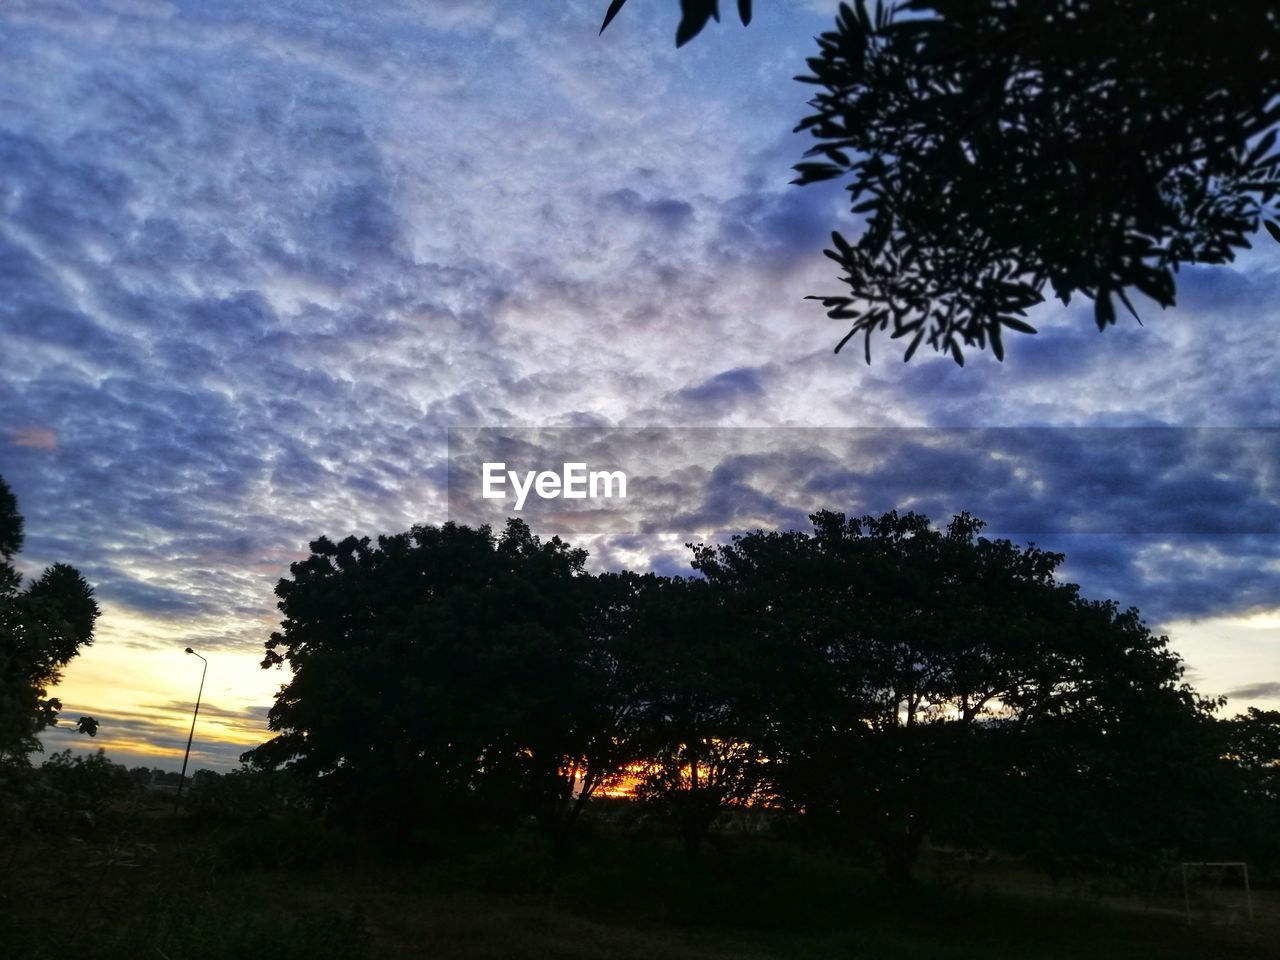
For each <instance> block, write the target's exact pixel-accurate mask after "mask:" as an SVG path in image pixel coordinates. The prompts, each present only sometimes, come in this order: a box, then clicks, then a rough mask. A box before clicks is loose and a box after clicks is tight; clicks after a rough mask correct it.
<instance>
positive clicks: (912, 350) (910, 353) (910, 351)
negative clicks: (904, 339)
mask: <svg viewBox="0 0 1280 960" xmlns="http://www.w3.org/2000/svg"><path fill="white" fill-rule="evenodd" d="M923 338H924V330H923V329H921V330H919V331H917V332H916V335H915V337H914V338H912V340H911V346H909V347H907V352H906V354H905V355H904V356H903V357H902V362H903V363H906V362H907V361H909V360H910V359H911V358H912V357H914V356H915V355H916V347H918V346H920V341H921V340H922V339H923Z"/></svg>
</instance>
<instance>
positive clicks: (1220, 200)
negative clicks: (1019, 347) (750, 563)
mask: <svg viewBox="0 0 1280 960" xmlns="http://www.w3.org/2000/svg"><path fill="white" fill-rule="evenodd" d="M621 6H622V3H621V2H618V0H615V2H614V4H613V5H612V6H611V7H610V9H609V11H608V15H607V17H606V21H605V23H606V25H607V24H608V21H609V20H610V19H612V17H613V16H614V15H615V14H616V13H617V12H618V9H619V8H620V7H621ZM681 7H682V10H683V18H682V20H681V26H680V32H679V34H678V42H680V43H682V42H684V41H686V40H688V39H690V38H691V37H692V36H693V35H695V34H696V33H697V32H698V31H699V30H700V29H701V28H702V27H703V26H704V25H705V24H706V22H707V20H708V19H709V18H710V17H712V16H716V15H717V4H716V3H715V2H714V0H682V2H681ZM746 14H747V15H746V16H744V18H743V19H744V22H745V21H746V20H747V19H748V18H749V7H747V8H746ZM901 14H905V16H902V15H901ZM818 47H819V53H818V55H817V56H816V57H811V58H809V60H808V66H809V70H810V73H809V74H808V75H805V76H801V77H798V78H797V79H799V80H801V81H803V82H805V83H810V84H814V85H816V86H818V87H819V88H820V92H819V93H818V95H817V96H816V97H815V98H814V100H812V101H811V105H812V106H813V107H814V109H815V113H814V114H813V115H811V116H809V117H807V118H805V119H804V120H803V121H802V122H801V123H800V124H799V126H798V127H797V128H796V129H797V130H808V131H809V132H810V133H811V134H812V135H813V136H814V137H815V138H816V139H817V140H818V144H817V145H816V146H815V147H813V149H812V150H810V151H809V154H808V155H809V156H813V157H815V159H814V160H811V161H807V162H804V163H801V164H798V165H797V166H796V170H797V172H798V173H799V177H798V178H797V180H796V181H795V182H797V183H801V184H806V183H813V182H816V181H821V180H829V179H833V178H837V177H847V178H848V180H849V193H850V201H851V209H852V212H853V213H854V214H855V215H858V216H860V217H863V218H865V226H864V229H863V231H862V233H861V235H860V236H859V237H858V238H857V240H856V241H854V242H850V241H848V240H846V239H845V238H844V236H842V235H841V234H840V233H839V232H836V233H833V235H832V240H833V246H832V248H831V249H829V250H827V251H826V254H827V256H829V257H831V258H832V259H833V260H835V261H836V263H838V264H839V265H840V267H841V269H842V270H843V271H844V276H843V277H842V280H843V282H844V283H845V284H846V285H847V286H848V287H849V292H848V294H846V295H832V296H822V297H816V298H814V299H820V300H822V302H823V305H824V306H825V307H826V308H827V309H828V314H829V316H831V317H832V318H834V319H838V320H844V321H851V322H852V323H851V328H850V330H849V332H848V334H847V335H846V336H845V337H844V339H842V340H841V341H840V343H839V344H838V345H837V346H836V350H837V351H839V350H840V348H841V347H843V346H844V344H845V343H846V342H848V340H849V339H850V338H851V337H853V336H855V335H857V334H861V335H862V337H863V342H864V349H865V353H866V358H867V360H868V362H870V359H871V337H872V334H873V333H875V332H876V331H891V335H892V336H893V337H894V338H904V339H905V340H906V342H907V348H906V353H905V359H910V358H911V357H912V355H914V353H915V351H916V349H917V348H918V347H919V346H920V344H921V343H922V342H925V343H928V344H929V345H930V346H931V347H932V348H933V349H934V350H937V351H941V352H944V353H949V354H950V355H951V356H952V357H953V358H954V360H955V361H956V362H957V363H960V364H963V362H964V351H963V347H975V346H976V347H978V348H979V349H985V348H987V347H990V348H991V350H992V351H993V353H994V354H995V355H996V356H997V357H998V358H1000V359H1003V356H1004V348H1003V334H1004V332H1005V331H1007V330H1013V331H1016V332H1021V333H1034V332H1035V331H1034V329H1033V328H1032V327H1031V326H1030V325H1028V324H1027V322H1026V320H1025V319H1024V317H1025V315H1026V311H1027V310H1028V309H1029V308H1030V307H1032V306H1033V305H1035V304H1037V303H1040V302H1041V301H1042V300H1043V299H1044V290H1045V288H1046V286H1047V287H1048V288H1049V289H1050V290H1051V291H1052V293H1053V294H1054V295H1055V296H1056V297H1057V298H1059V299H1060V300H1061V301H1062V302H1063V303H1064V304H1066V303H1069V302H1070V299H1071V297H1072V296H1073V295H1074V294H1081V295H1083V296H1085V297H1087V298H1090V299H1092V300H1093V302H1094V319H1095V321H1096V323H1097V326H1098V329H1099V330H1102V329H1105V328H1106V327H1107V326H1108V325H1111V324H1114V323H1115V322H1116V316H1117V312H1118V310H1119V306H1123V307H1124V308H1125V309H1126V310H1128V311H1129V312H1130V313H1131V314H1133V316H1134V317H1135V318H1136V317H1137V316H1138V314H1137V311H1136V309H1135V307H1134V306H1133V303H1132V300H1131V298H1130V294H1131V293H1133V292H1135V291H1136V292H1139V293H1142V294H1144V295H1145V296H1147V297H1148V298H1150V299H1151V300H1153V301H1155V302H1156V303H1158V304H1159V305H1160V306H1161V307H1168V306H1171V305H1172V304H1173V303H1174V300H1175V295H1176V289H1177V288H1176V282H1175V274H1176V273H1177V271H1178V268H1179V267H1180V266H1181V265H1182V264H1221V263H1224V262H1227V261H1230V260H1232V259H1234V257H1235V253H1236V251H1237V250H1238V249H1240V248H1242V247H1248V246H1249V245H1250V243H1249V240H1248V236H1249V234H1251V233H1254V232H1255V231H1257V230H1258V229H1260V228H1261V227H1262V226H1265V227H1266V229H1267V230H1268V231H1269V232H1270V234H1271V235H1272V237H1274V238H1275V239H1276V240H1277V241H1280V222H1278V219H1280V214H1278V213H1277V209H1276V206H1275V203H1274V201H1275V199H1276V197H1277V195H1278V194H1280V152H1272V148H1273V147H1274V145H1275V142H1276V124H1277V121H1278V120H1280V102H1277V97H1278V96H1280V70H1277V69H1276V64H1277V62H1280V10H1278V9H1277V7H1276V5H1275V4H1274V3H1272V2H1269V0H1224V2H1221V3H1210V4H1206V3H1203V2H1201V0H1111V2H1107V3H1100V2H1096V0H1022V2H1019V0H906V2H903V3H899V4H896V5H892V6H890V7H886V6H884V5H883V4H882V3H879V2H877V4H876V6H875V9H874V11H869V10H868V7H867V4H866V2H865V0H857V3H856V4H855V6H854V7H850V6H848V5H844V4H842V5H841V7H840V13H839V16H838V17H837V20H836V27H835V29H834V30H832V31H830V32H828V33H824V34H823V35H822V36H821V37H820V38H819V39H818ZM1118 305H1119V306H1118Z"/></svg>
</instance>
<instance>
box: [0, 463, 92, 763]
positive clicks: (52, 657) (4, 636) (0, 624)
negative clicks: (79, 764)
mask: <svg viewBox="0 0 1280 960" xmlns="http://www.w3.org/2000/svg"><path fill="white" fill-rule="evenodd" d="M22 544H23V523H22V515H21V514H20V513H19V512H18V504H17V499H16V498H15V497H14V495H13V491H12V490H10V489H9V486H8V484H7V483H5V482H4V479H3V478H0V760H4V761H7V762H12V763H18V764H23V765H25V764H26V763H27V755H28V754H29V753H31V752H32V751H34V750H39V749H40V741H39V740H38V739H36V735H37V734H39V733H40V731H42V730H43V729H45V728H46V727H48V726H50V725H52V724H55V723H57V722H58V713H59V711H60V710H61V709H62V703H61V701H59V700H58V698H57V697H50V696H49V695H48V688H49V687H52V686H54V685H55V684H56V683H57V682H58V680H59V679H60V678H61V671H62V668H63V667H65V666H66V665H67V663H69V662H70V661H71V659H72V658H73V657H74V656H75V655H76V654H77V653H79V652H80V649H81V648H82V647H85V646H88V645H89V644H91V643H93V626H94V622H95V621H96V620H97V617H98V605H97V603H96V602H94V599H93V588H92V587H90V586H89V585H88V584H87V583H86V582H85V580H84V578H83V577H82V576H80V574H79V572H78V571H77V570H76V569H75V568H74V567H71V566H68V565H67V564H65V563H55V564H54V565H53V566H51V567H49V568H48V569H46V570H45V571H44V572H43V573H42V574H41V575H40V576H39V577H37V578H36V579H35V580H33V581H31V583H30V584H28V585H27V586H26V587H25V589H24V588H23V584H22V575H21V574H19V573H18V571H17V568H16V567H14V565H13V558H14V556H15V555H16V554H17V553H18V552H19V551H20V550H21V549H22ZM76 726H77V728H78V729H79V730H80V732H82V733H87V734H89V735H90V736H93V735H94V734H96V733H97V729H98V723H97V721H96V720H95V719H94V718H92V717H81V718H80V719H79V720H78V721H77V724H76Z"/></svg>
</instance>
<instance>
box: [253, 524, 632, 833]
mask: <svg viewBox="0 0 1280 960" xmlns="http://www.w3.org/2000/svg"><path fill="white" fill-rule="evenodd" d="M311 549H312V555H311V557H310V558H309V559H307V560H305V561H302V562H300V563H295V564H294V565H293V566H292V568H291V572H292V574H293V577H292V579H287V580H282V581H281V582H280V584H279V586H278V587H277V591H276V592H277V595H278V596H279V597H280V609H281V611H282V612H283V614H284V617H285V619H284V624H283V629H282V631H281V632H279V633H276V634H273V635H272V638H271V640H270V641H269V642H268V644H267V656H266V659H265V660H264V666H268V667H269V666H272V665H275V664H279V663H283V662H287V663H288V664H289V665H290V667H291V668H292V670H293V679H292V680H291V681H290V683H289V684H288V685H287V686H286V687H285V688H283V689H282V690H281V693H280V695H279V696H278V697H277V700H276V703H275V706H274V707H273V708H272V710H271V713H270V717H269V722H270V725H271V728H272V729H273V730H276V731H279V735H278V736H277V737H276V738H275V739H274V740H272V741H270V742H269V743H267V744H265V745H263V746H262V747H260V748H258V749H256V750H254V751H250V753H249V754H246V759H249V760H252V761H253V762H255V763H258V764H261V765H265V766H269V767H279V766H281V765H283V764H292V765H293V766H294V767H295V769H296V770H297V772H298V773H299V774H300V775H302V776H303V777H306V778H310V779H312V780H313V782H314V783H315V785H316V786H317V788H318V789H319V790H320V791H322V792H323V794H324V795H325V796H326V797H327V798H328V799H329V800H330V801H331V802H332V803H333V804H334V809H335V811H342V810H345V811H348V812H352V813H357V814H360V815H362V816H363V815H365V813H366V811H367V810H368V809H369V804H373V805H374V807H375V808H377V809H380V810H385V811H387V812H388V815H389V816H388V822H390V821H392V820H395V819H396V818H395V817H394V816H391V812H393V811H401V813H400V817H401V818H408V817H412V818H414V819H416V820H419V821H421V820H424V819H430V817H431V816H444V817H446V818H448V819H450V820H458V821H461V820H463V819H467V818H471V819H477V818H479V819H496V820H502V819H510V818H512V817H519V816H524V815H531V816H535V817H537V818H539V819H540V820H541V821H542V822H543V823H544V824H545V825H546V826H547V828H548V830H549V831H550V832H552V833H553V835H554V834H559V833H561V832H563V831H564V830H566V829H567V828H568V825H569V824H570V823H571V822H572V820H573V819H575V818H576V815H577V811H578V810H579V809H580V806H581V803H580V802H579V801H581V802H585V799H586V797H588V796H590V794H591V793H592V792H594V790H595V789H597V788H598V787H599V786H600V784H602V783H604V782H606V781H607V780H608V779H609V778H610V777H612V776H615V775H616V774H617V773H618V771H619V769H620V766H621V764H623V763H624V762H625V761H626V759H627V757H626V756H625V755H624V754H620V753H619V739H620V738H619V736H618V735H617V731H616V730H614V729H613V727H612V726H611V724H612V725H616V724H617V723H621V722H622V721H623V720H624V714H625V709H624V710H623V711H621V712H619V711H618V709H617V707H616V697H617V696H618V695H619V693H620V692H621V687H620V684H621V683H623V682H624V678H623V677H622V676H621V675H619V674H618V672H617V669H616V667H617V663H616V659H615V658H613V657H611V656H610V655H609V654H608V651H607V649H605V648H604V647H603V646H602V644H603V643H604V642H605V641H606V640H607V635H605V634H602V633H601V632H600V631H598V630H589V629H587V627H586V622H587V619H588V618H586V617H585V616H584V615H583V614H584V611H585V609H586V604H587V603H588V599H589V598H588V595H587V592H586V589H585V584H586V583H587V582H588V581H587V579H586V578H584V577H583V576H582V573H583V570H582V567H583V563H584V561H585V558H586V554H585V551H582V550H575V549H573V548H571V547H570V546H569V545H568V544H565V543H564V542H562V541H561V540H560V539H559V538H553V539H552V540H550V541H546V542H543V541H541V540H539V539H538V538H537V537H535V536H533V535H532V534H531V533H530V532H529V529H528V527H527V526H525V525H524V524H523V523H521V522H519V521H511V522H510V523H508V525H507V528H506V529H505V530H504V531H503V533H502V534H501V535H500V536H495V535H494V534H493V533H492V532H491V531H490V530H489V528H487V527H485V528H481V529H479V530H472V529H469V528H465V527H458V526H456V525H453V524H446V525H445V526H444V527H439V528H437V527H415V528H414V529H413V530H412V531H410V532H409V533H406V534H400V535H397V536H390V537H379V538H378V542H377V544H376V546H375V545H373V544H371V543H370V541H369V540H368V539H364V540H356V539H355V538H348V539H347V540H344V541H343V542H341V543H339V544H334V543H332V542H330V541H328V540H325V539H321V540H317V541H315V542H313V543H312V544H311ZM281 650H283V652H280V651H281ZM575 791H576V796H575Z"/></svg>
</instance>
